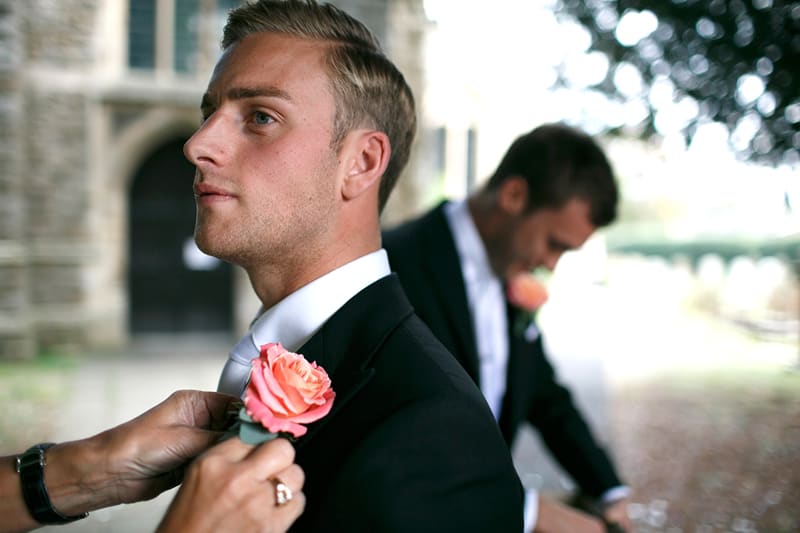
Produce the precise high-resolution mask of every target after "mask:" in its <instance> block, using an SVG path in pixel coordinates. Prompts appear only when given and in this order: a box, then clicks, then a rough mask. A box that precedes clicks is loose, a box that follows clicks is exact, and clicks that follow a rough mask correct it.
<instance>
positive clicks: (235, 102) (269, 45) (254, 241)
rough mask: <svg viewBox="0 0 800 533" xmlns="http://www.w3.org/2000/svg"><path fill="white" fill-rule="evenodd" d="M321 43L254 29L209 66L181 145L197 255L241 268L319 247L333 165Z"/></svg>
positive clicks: (329, 220) (330, 205) (286, 260)
mask: <svg viewBox="0 0 800 533" xmlns="http://www.w3.org/2000/svg"><path fill="white" fill-rule="evenodd" d="M323 46H324V45H322V44H321V43H318V42H315V41H311V40H306V39H299V38H293V37H289V36H284V35H280V34H271V33H257V34H252V35H249V36H247V37H245V38H244V39H242V40H241V41H239V42H238V43H236V44H234V45H232V46H230V47H229V48H228V49H226V50H225V51H224V53H223V55H222V57H221V59H220V60H219V62H218V63H217V66H216V68H215V69H214V72H213V74H212V76H211V81H210V82H209V86H208V90H207V92H206V94H205V95H204V96H203V102H202V112H203V117H204V120H203V124H202V125H201V126H200V128H199V129H198V130H197V132H196V133H195V134H194V135H193V136H192V138H191V139H189V141H188V142H187V143H186V145H185V147H184V153H185V154H186V157H187V158H188V159H189V160H190V161H191V162H192V163H193V164H194V165H195V166H196V168H197V171H196V173H195V178H194V191H195V198H196V204H197V220H196V224H195V240H196V241H197V244H198V246H199V248H200V249H201V250H203V251H204V252H206V253H208V254H211V255H214V256H217V257H220V258H222V259H225V260H227V261H230V262H232V263H236V264H239V265H241V266H243V267H245V268H248V267H249V266H253V265H258V266H262V267H265V266H269V265H270V264H272V263H274V262H276V261H281V262H282V263H283V264H284V265H291V264H292V262H300V261H302V257H308V254H310V253H311V254H313V253H314V250H315V249H320V248H324V243H325V241H326V231H329V228H330V227H332V226H333V217H334V214H335V205H336V201H335V199H336V180H337V172H339V167H338V162H337V154H336V153H335V151H334V149H333V148H332V146H331V130H332V127H333V119H334V112H335V105H334V99H333V96H332V94H331V90H330V83H329V80H328V77H327V70H326V68H325V67H324V62H323V57H324V55H323V54H324V48H323ZM299 243H302V244H301V245H298V244H299Z"/></svg>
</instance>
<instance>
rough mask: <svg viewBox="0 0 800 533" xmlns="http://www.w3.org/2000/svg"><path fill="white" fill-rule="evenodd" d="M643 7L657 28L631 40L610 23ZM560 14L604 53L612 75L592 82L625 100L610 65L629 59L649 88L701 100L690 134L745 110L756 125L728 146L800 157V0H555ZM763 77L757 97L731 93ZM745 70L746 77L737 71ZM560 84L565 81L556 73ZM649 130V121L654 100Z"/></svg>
mask: <svg viewBox="0 0 800 533" xmlns="http://www.w3.org/2000/svg"><path fill="white" fill-rule="evenodd" d="M645 10H646V11H649V12H651V13H653V14H655V16H656V17H657V19H658V26H657V29H656V30H655V31H654V32H652V33H651V34H650V35H648V36H646V37H645V38H643V39H641V40H640V41H639V42H638V43H636V44H634V45H632V46H626V45H623V44H621V43H620V41H619V40H618V38H617V36H616V35H615V31H616V30H617V27H618V26H617V23H618V22H619V20H621V19H622V17H623V15H624V14H625V13H626V12H630V11H634V12H641V11H645ZM558 11H559V13H561V14H562V16H563V15H568V16H571V17H574V18H575V19H577V20H578V21H579V22H580V23H581V24H583V25H584V27H586V29H587V30H588V31H589V32H590V34H591V36H592V41H593V45H592V48H593V49H594V50H598V51H601V52H603V53H605V54H606V56H607V57H608V58H609V60H610V63H611V67H610V68H609V71H608V75H607V77H606V79H605V80H604V81H603V82H602V84H601V85H600V86H599V87H598V88H599V89H600V90H602V91H604V92H605V93H606V94H608V95H611V96H612V97H614V98H616V99H619V100H625V98H626V97H625V96H623V95H622V93H621V92H620V91H619V89H618V87H617V86H616V85H615V83H614V80H613V76H614V69H615V67H616V66H617V65H619V64H623V63H624V64H628V65H633V66H634V67H635V68H636V70H638V72H639V74H640V75H641V77H642V79H643V81H644V82H645V84H646V85H647V86H652V84H653V82H654V81H655V80H658V79H662V80H664V79H668V80H670V81H671V82H672V84H673V85H674V87H675V89H676V91H677V95H676V96H675V99H678V98H681V97H682V96H685V97H689V98H691V99H693V100H694V101H695V102H696V103H697V104H698V113H697V115H696V117H695V118H694V119H692V120H689V121H688V123H687V125H686V131H685V133H686V134H687V136H688V138H691V137H692V136H693V134H694V133H695V131H696V129H697V126H698V125H699V124H702V123H703V122H707V121H709V120H713V121H717V122H721V123H723V124H725V125H726V126H727V127H728V129H729V131H732V130H733V129H734V128H735V127H736V126H737V124H739V123H740V121H741V120H742V119H743V118H745V117H746V118H747V120H748V122H749V123H751V124H752V125H754V126H755V128H756V129H757V132H756V133H755V135H754V136H752V138H750V140H749V142H744V143H740V144H737V145H736V146H734V148H735V150H736V151H737V152H738V154H739V155H740V156H741V157H742V158H743V159H750V160H753V161H760V162H766V163H772V164H776V163H780V162H787V163H792V164H797V163H798V162H800V98H798V95H800V2H797V1H784V0H594V1H587V2H584V1H577V0H561V1H560V2H559V7H558ZM748 76H750V78H749V79H750V81H753V82H755V83H756V84H763V93H762V98H758V99H754V100H748V99H743V98H740V97H737V90H738V89H739V86H740V83H741V82H742V81H743V80H744V79H747V77H748ZM743 77H744V78H743ZM562 83H564V80H562ZM643 100H644V101H645V102H646V103H647V104H648V105H650V111H651V113H650V117H649V118H648V119H647V121H646V124H645V125H644V126H645V131H644V133H645V135H652V134H654V133H655V132H656V128H655V109H654V108H653V107H652V101H650V100H648V98H647V95H644V98H643Z"/></svg>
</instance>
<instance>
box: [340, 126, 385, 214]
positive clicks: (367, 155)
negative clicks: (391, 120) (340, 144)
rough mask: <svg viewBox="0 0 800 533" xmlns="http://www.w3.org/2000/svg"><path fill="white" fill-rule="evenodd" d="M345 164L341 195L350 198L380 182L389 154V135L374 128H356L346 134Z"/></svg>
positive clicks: (346, 198)
mask: <svg viewBox="0 0 800 533" xmlns="http://www.w3.org/2000/svg"><path fill="white" fill-rule="evenodd" d="M348 137H350V138H348V139H347V141H346V143H347V153H348V154H349V156H348V158H347V160H346V161H347V166H346V167H345V176H344V181H343V183H342V196H343V197H344V199H345V200H352V199H354V198H356V197H358V196H360V195H361V194H362V193H363V192H364V191H366V190H367V189H369V188H370V187H371V186H372V185H375V184H378V183H379V182H380V179H381V176H383V173H384V172H385V171H386V167H387V165H388V164H389V156H390V155H391V147H390V146H389V137H388V136H387V135H386V134H385V133H383V132H381V131H375V130H356V131H353V132H350V134H349V135H348Z"/></svg>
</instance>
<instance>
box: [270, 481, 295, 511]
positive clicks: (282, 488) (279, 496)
mask: <svg viewBox="0 0 800 533" xmlns="http://www.w3.org/2000/svg"><path fill="white" fill-rule="evenodd" d="M270 481H272V484H273V485H274V486H275V505H277V506H278V507H280V506H281V505H286V504H287V503H289V502H290V501H292V489H290V488H289V487H288V486H287V485H286V483H284V482H283V481H281V480H280V479H278V478H270Z"/></svg>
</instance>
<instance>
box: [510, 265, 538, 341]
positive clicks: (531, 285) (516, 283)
mask: <svg viewBox="0 0 800 533" xmlns="http://www.w3.org/2000/svg"><path fill="white" fill-rule="evenodd" d="M506 298H508V301H509V302H510V303H511V305H513V306H514V307H516V308H518V309H519V310H520V311H521V312H519V313H517V319H516V320H515V321H514V333H515V334H516V335H524V334H526V331H527V329H528V328H529V327H530V325H531V323H532V322H533V317H534V315H535V314H536V310H537V309H539V308H540V307H541V306H542V305H544V303H545V302H546V301H547V289H546V288H545V286H544V285H543V284H542V283H541V282H540V281H539V280H538V279H536V277H535V276H534V275H533V274H531V273H529V272H520V273H519V274H516V275H515V276H513V277H512V278H511V279H509V280H508V283H507V284H506Z"/></svg>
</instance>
